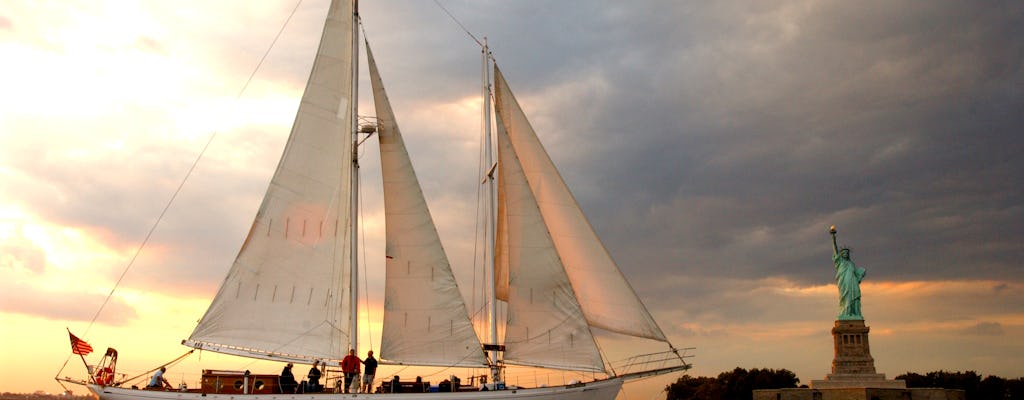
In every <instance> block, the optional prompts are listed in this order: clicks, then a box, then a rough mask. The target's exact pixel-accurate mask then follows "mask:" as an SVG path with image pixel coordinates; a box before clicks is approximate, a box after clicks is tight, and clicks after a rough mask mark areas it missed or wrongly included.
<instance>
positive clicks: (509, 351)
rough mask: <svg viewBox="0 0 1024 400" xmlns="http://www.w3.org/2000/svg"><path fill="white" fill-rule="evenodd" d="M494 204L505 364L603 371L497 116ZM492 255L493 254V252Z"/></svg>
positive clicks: (538, 211)
mask: <svg viewBox="0 0 1024 400" xmlns="http://www.w3.org/2000/svg"><path fill="white" fill-rule="evenodd" d="M497 127H498V134H497V137H498V185H499V186H498V188H499V189H498V193H499V196H498V204H499V207H498V208H499V217H498V218H499V221H503V223H502V224H500V225H499V228H500V229H501V230H500V232H501V234H500V235H499V236H498V238H499V240H501V243H500V244H499V245H498V246H496V247H498V248H500V249H502V253H501V256H500V258H501V260H500V261H499V262H501V263H507V265H506V266H505V267H504V268H503V269H505V270H506V271H508V296H507V301H508V325H507V326H506V328H505V362H506V363H509V364H517V365H528V366H537V367H548V368H559V369H568V370H574V371H599V372H604V371H605V368H604V362H603V361H602V359H601V354H600V352H599V351H598V349H597V344H596V343H595V342H594V337H593V335H592V334H591V332H590V327H589V326H588V325H587V321H586V319H585V318H584V317H583V311H582V310H580V305H579V303H577V301H576V295H575V294H574V293H573V288H572V284H570V283H569V277H568V276H566V274H565V269H564V267H563V266H562V261H561V259H560V258H559V256H558V252H557V251H555V245H554V243H553V242H552V240H551V235H550V234H548V230H547V227H546V226H545V225H544V219H543V217H542V216H541V214H540V209H539V208H537V201H536V199H535V198H534V196H533V192H531V191H530V186H529V184H528V183H527V182H526V177H525V176H524V175H523V169H522V167H521V166H520V165H519V160H518V158H517V156H516V154H515V152H514V151H513V149H512V143H511V142H510V141H509V138H508V135H507V134H506V133H505V129H504V127H503V124H502V123H501V115H500V114H499V115H498V125H497ZM496 254H497V253H496Z"/></svg>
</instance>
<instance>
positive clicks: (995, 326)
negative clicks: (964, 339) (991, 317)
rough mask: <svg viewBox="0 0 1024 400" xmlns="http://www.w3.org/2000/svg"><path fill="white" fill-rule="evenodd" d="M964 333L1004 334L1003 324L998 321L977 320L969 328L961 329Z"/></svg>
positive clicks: (982, 334)
mask: <svg viewBox="0 0 1024 400" xmlns="http://www.w3.org/2000/svg"><path fill="white" fill-rule="evenodd" d="M962 332H963V333H964V334H965V335H981V336H1002V335H1003V334H1005V332H1004V331H1003V324H1000V323H998V322H979V323H978V324H977V325H974V326H972V327H970V328H967V329H964V330H963V331H962Z"/></svg>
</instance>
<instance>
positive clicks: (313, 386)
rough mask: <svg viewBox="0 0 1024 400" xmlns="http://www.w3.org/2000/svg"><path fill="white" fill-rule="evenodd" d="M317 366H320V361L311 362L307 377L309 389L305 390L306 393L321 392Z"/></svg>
mask: <svg viewBox="0 0 1024 400" xmlns="http://www.w3.org/2000/svg"><path fill="white" fill-rule="evenodd" d="M318 365H320V360H316V361H313V368H310V369H309V375H308V376H307V377H308V378H309V383H308V385H309V388H308V389H307V390H306V391H307V392H319V391H321V390H322V389H321V388H320V375H321V373H320V368H317V366H318Z"/></svg>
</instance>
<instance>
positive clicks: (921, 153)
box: [0, 0, 1024, 399]
mask: <svg viewBox="0 0 1024 400" xmlns="http://www.w3.org/2000/svg"><path fill="white" fill-rule="evenodd" d="M327 3H328V1H327V0H304V1H302V2H301V3H297V2H296V1H293V0H282V1H245V0H224V1H129V0H125V1H96V0H89V1H72V0H60V1H56V0H54V1H43V0H9V1H2V2H0V55H2V60H3V61H2V62H0V343H2V345H0V392H32V391H35V390H45V391H48V392H59V391H60V390H61V387H60V386H59V385H58V384H57V383H56V382H55V381H54V380H53V377H54V376H55V375H57V374H58V371H60V372H59V373H60V375H61V376H64V375H67V376H72V377H78V378H81V377H84V373H83V367H82V365H81V360H79V359H77V357H76V358H71V359H70V360H69V357H68V356H69V355H70V346H69V343H68V337H67V330H66V328H68V329H70V330H71V331H72V332H74V333H75V334H76V335H78V336H79V337H82V338H83V339H85V340H87V341H89V342H90V343H91V344H92V345H93V347H94V348H96V350H97V351H96V353H94V354H92V355H90V356H88V357H87V360H88V361H89V362H90V363H95V362H97V361H98V360H99V358H100V357H101V356H102V352H103V350H104V349H105V348H106V347H108V346H109V347H115V348H117V349H118V350H119V352H120V354H121V356H120V357H121V366H120V368H121V370H122V372H125V373H128V374H133V373H142V372H144V371H146V370H148V369H149V368H152V367H153V366H156V365H159V364H161V363H163V362H166V361H169V360H170V359H173V358H174V357H177V356H178V355H180V354H182V353H184V352H185V351H187V348H185V347H183V346H181V345H180V344H179V343H180V341H181V340H182V339H185V338H187V337H188V336H189V334H190V333H191V331H192V329H193V328H194V326H195V323H196V321H197V320H198V319H199V318H200V317H201V316H202V314H203V312H204V311H205V309H206V306H207V305H208V304H209V301H210V299H211V298H212V297H213V295H214V294H215V293H216V291H217V288H218V285H219V284H220V282H221V280H222V279H223V278H224V276H225V274H226V273H227V270H228V268H229V266H230V264H231V261H232V260H233V257H234V256H235V254H237V251H238V248H239V246H240V245H241V243H242V240H243V239H244V237H245V234H246V232H247V230H248V228H249V225H250V224H251V223H252V218H253V216H254V215H255V212H256V209H257V207H258V206H259V202H260V198H261V196H262V194H263V192H264V191H265V190H266V185H267V182H268V181H269V179H270V175H271V174H272V172H273V170H274V167H275V164H276V161H277V159H278V157H279V156H280V154H281V151H282V146H283V143H284V140H285V138H286V136H287V134H288V132H289V129H290V124H291V121H292V119H293V118H294V112H295V109H296V108H297V105H298V97H299V96H300V94H301V90H302V87H303V86H304V84H305V79H306V77H307V76H308V73H309V68H310V65H311V63H312V55H313V53H314V51H315V48H316V40H317V39H318V37H319V33H320V29H321V26H322V23H323V16H324V12H325V10H326V6H327ZM440 3H441V4H443V5H444V6H445V7H446V8H447V9H448V10H449V11H450V12H451V13H452V14H454V15H455V16H456V17H457V18H459V19H460V20H461V21H462V23H463V24H464V26H465V28H466V29H468V30H470V31H471V32H473V33H474V34H475V35H477V36H479V37H483V36H486V37H487V38H488V42H489V43H490V44H491V46H492V50H493V52H494V54H495V58H496V59H497V62H498V63H499V65H501V68H502V72H503V73H504V74H505V77H506V78H507V80H508V81H509V84H510V85H511V86H512V88H513V90H514V91H515V93H516V95H517V96H518V97H519V101H520V103H522V105H523V107H524V108H525V109H526V112H527V114H528V115H529V116H530V117H531V121H532V123H533V125H534V127H535V128H536V130H537V132H538V135H539V136H540V139H541V141H543V142H544V144H545V145H546V146H547V149H548V152H549V153H550V155H551V157H552V159H553V160H554V161H555V163H556V164H557V165H558V166H559V168H560V169H561V172H562V174H563V176H564V177H565V179H566V181H567V183H568V184H569V186H570V187H571V188H572V189H573V191H574V194H575V196H576V198H577V199H578V200H579V202H580V204H581V205H582V208H583V210H584V212H586V214H587V215H588V216H589V217H590V220H591V223H592V224H593V225H594V228H595V229H596V230H597V232H598V234H599V235H600V236H601V237H602V238H603V240H604V242H605V245H606V247H607V248H608V250H609V252H610V253H611V254H612V256H613V257H614V258H615V259H616V261H617V262H618V264H619V266H620V268H621V269H622V271H623V274H624V275H625V276H626V277H627V278H628V279H629V280H630V282H631V283H632V284H633V286H634V288H635V289H636V291H637V293H638V294H639V295H640V297H641V298H642V299H643V300H644V302H645V303H646V304H647V306H648V307H649V309H650V311H651V313H652V314H653V315H654V317H655V318H656V319H657V320H658V321H659V322H660V323H661V326H662V328H663V329H664V330H665V332H666V334H667V335H668V336H669V337H670V339H671V340H672V342H673V344H675V345H676V346H678V347H694V348H695V349H694V350H691V351H690V354H692V355H694V357H693V358H692V359H690V361H692V363H693V364H694V369H693V370H692V371H691V374H692V375H706V376H707V375H717V374H718V373H720V372H722V371H726V370H731V369H732V368H734V367H737V366H738V367H744V368H748V369H749V368H755V367H756V368H764V367H767V368H786V369H789V370H792V371H794V372H795V373H796V374H797V375H798V377H799V378H800V380H801V382H802V383H809V382H810V381H811V380H813V379H823V378H824V376H825V375H826V374H827V373H829V372H830V370H829V368H830V363H831V360H832V344H831V341H832V338H831V336H830V333H829V330H830V329H831V327H832V324H833V321H834V319H835V315H836V303H837V297H838V295H837V291H836V287H835V284H834V280H833V279H834V268H833V266H832V263H831V241H830V238H829V235H828V227H829V225H833V224H834V225H836V226H837V228H838V230H839V239H840V242H841V243H843V244H846V245H849V246H850V247H851V248H852V258H853V260H854V261H855V262H856V263H857V265H859V266H862V267H864V268H866V269H867V277H866V278H865V281H864V282H863V285H862V290H863V293H864V300H863V313H864V317H865V319H866V323H867V324H868V325H869V326H870V327H871V336H870V339H871V347H872V354H873V356H874V358H875V364H876V367H877V369H878V371H879V372H881V373H885V374H887V375H888V376H889V377H894V376H896V375H898V374H901V373H904V372H907V371H914V372H921V373H923V372H929V371H934V370H939V369H945V370H974V371H977V372H978V373H980V374H983V375H988V374H994V375H1000V376H1003V377H1021V376H1024V362H1021V360H1024V341H1022V340H1020V338H1022V337H1024V261H1022V260H1024V190H1022V189H1021V183H1022V182H1024V160H1022V157H1021V154H1024V39H1022V38H1024V3H1022V2H1020V1H1004V2H1000V1H994V2H985V3H984V6H983V7H982V6H979V4H980V3H974V2H958V1H941V0H940V1H929V2H903V1H865V2H848V1H838V0H836V1H813V0H810V1H778V2H745V1H736V2H734V1H719V2H672V1H640V2H615V1H592V2H582V1H540V0H524V1H468V0H466V1H451V0H442V1H441V2H440ZM297 4H298V6H297V8H296V5H297ZM360 7H361V9H360V11H361V15H362V18H363V22H364V24H365V31H366V35H367V36H368V37H369V40H370V41H371V44H372V45H373V48H374V55H375V57H376V59H377V62H378V64H379V67H380V70H381V75H382V77H383V80H384V83H385V85H386V86H387V89H388V92H389V96H390V98H391V101H392V103H393V107H394V109H395V112H396V114H397V118H398V121H399V124H400V126H401V127H402V131H403V134H404V135H405V139H406V142H407V145H408V147H409V149H410V154H411V157H412V160H413V164H414V166H415V167H416V169H417V174H418V176H419V177H420V179H421V181H422V185H423V189H424V193H425V195H426V197H427V201H428V203H429V205H430V207H431V211H432V212H433V213H434V219H435V221H436V222H437V224H438V229H439V232H440V235H441V238H442V241H443V242H444V245H445V248H446V250H447V252H448V254H449V257H450V259H451V260H452V264H453V267H454V269H456V270H457V271H458V272H457V273H458V278H459V279H460V284H462V285H463V291H464V294H466V295H467V302H470V303H472V299H471V296H470V295H469V294H470V292H471V291H473V289H472V288H471V283H472V280H473V277H474V275H473V272H472V271H471V266H472V265H473V249H474V245H475V243H474V217H475V213H476V201H477V197H476V193H477V187H476V183H477V182H476V179H477V170H476V168H477V146H478V137H479V126H480V120H479V107H480V89H479V82H480V77H479V71H480V60H479V56H480V54H479V48H478V47H477V45H476V44H475V43H474V42H473V41H472V40H471V39H470V38H469V37H468V36H467V35H466V33H465V32H464V31H463V30H462V28H461V27H460V26H458V25H457V24H455V23H454V22H452V20H451V19H450V18H449V17H448V15H446V14H445V12H444V11H443V10H442V9H441V8H439V7H438V5H437V4H436V3H435V2H432V1H425V0H424V1H396V0H381V1H363V2H361V4H360ZM293 9H296V12H295V15H294V16H293V17H291V20H290V22H288V24H287V26H285V28H284V30H283V31H281V36H280V38H279V39H277V42H276V44H275V45H274V47H273V49H272V50H271V51H270V53H269V55H268V57H267V59H266V60H265V61H264V62H263V64H262V66H261V67H260V68H259V69H258V70H257V72H256V74H255V76H254V79H253V82H252V83H251V84H250V85H249V86H248V87H247V88H246V89H245V90H244V91H242V88H243V86H244V85H245V82H246V81H247V79H248V77H249V76H250V74H251V73H252V72H253V70H254V69H256V66H257V65H258V64H259V63H260V59H261V57H262V55H263V54H264V52H265V51H266V50H267V49H268V48H269V47H270V45H271V42H273V41H274V38H275V36H276V35H277V34H278V31H279V30H281V27H282V26H284V25H285V21H286V20H288V18H289V14H291V12H292V10H293ZM360 57H361V58H365V56H364V55H361V56H360ZM362 69H363V72H362V74H361V80H362V82H361V83H360V88H361V90H362V94H361V96H360V97H361V98H360V104H361V107H360V109H361V111H360V113H361V114H365V115H372V113H373V111H372V105H371V104H372V103H371V99H370V94H369V83H368V80H367V74H366V72H365V71H366V66H365V65H363V66H362ZM239 93H241V94H239ZM214 132H216V135H215V136H212V137H213V141H212V142H211V144H210V147H209V149H208V150H207V151H206V153H205V155H204V157H203V158H202V159H201V160H200V161H199V163H198V164H197V166H196V169H195V171H194V173H193V174H192V175H191V177H190V178H189V179H188V181H187V182H186V183H185V185H184V186H183V187H182V189H181V192H180V194H178V196H177V198H176V200H175V201H174V202H173V203H172V205H171V207H170V208H169V209H168V210H167V212H166V214H165V215H164V216H163V218H162V220H161V223H160V225H159V226H158V227H157V228H156V230H155V231H154V232H153V234H152V236H151V237H150V239H149V242H148V244H147V245H146V247H145V248H144V249H143V250H142V251H141V253H140V254H139V255H138V257H137V259H135V261H134V263H133V264H132V267H131V268H130V269H126V268H127V266H128V265H129V262H130V261H131V260H132V259H133V257H134V255H135V253H136V250H137V249H138V248H139V246H140V243H141V242H142V241H143V240H144V239H145V238H146V237H147V233H148V232H149V229H150V227H152V226H153V224H154V222H155V221H156V220H157V219H158V217H159V216H160V215H161V212H162V211H163V209H164V206H165V205H166V204H167V202H168V200H169V199H170V198H171V196H172V194H174V193H175V190H176V189H177V187H178V185H179V184H180V183H181V182H182V179H183V178H184V176H185V175H186V172H187V171H188V170H189V168H190V166H191V165H192V163H193V161H194V160H195V159H196V157H197V156H198V154H199V153H200V152H201V151H202V149H203V147H204V146H205V145H206V143H207V141H209V140H210V139H211V135H214ZM367 143H368V144H366V145H364V147H363V148H362V149H361V151H362V152H363V153H364V154H365V155H364V156H363V159H362V166H363V168H362V179H363V188H364V190H365V191H364V194H363V200H362V201H363V203H364V208H363V210H362V216H363V219H364V221H365V227H364V235H365V236H364V238H365V250H364V251H365V254H362V255H364V256H365V257H364V259H365V260H366V265H365V267H366V271H365V275H366V277H367V281H368V290H367V293H368V294H367V297H368V298H369V303H370V304H369V306H368V307H367V308H366V309H365V310H366V311H364V313H367V312H368V314H369V315H368V316H367V315H363V316H361V318H363V319H364V320H366V318H369V319H370V320H371V321H377V320H379V319H380V312H379V310H380V308H381V304H382V301H383V299H382V296H381V293H382V292H383V283H382V282H381V280H382V277H383V271H382V268H383V259H384V257H383V244H382V237H383V221H382V214H383V211H382V208H381V194H380V184H379V182H380V177H379V164H378V163H379V161H378V158H377V156H376V154H375V152H376V151H377V147H376V144H375V143H374V142H373V141H370V142H367ZM119 280H120V285H119V287H118V288H117V290H116V291H114V293H113V296H112V297H110V299H109V302H105V301H106V299H107V296H108V294H110V293H111V290H112V289H113V288H114V285H115V284H116V283H117V282H118V281H119ZM101 306H102V311H101V312H99V314H97V311H98V310H100V309H101ZM367 326H368V327H369V328H370V329H369V330H368V331H367V332H361V336H362V339H361V341H362V343H363V348H362V349H361V350H360V353H361V354H364V353H365V351H366V350H368V349H370V348H374V349H376V348H379V339H380V338H379V336H380V329H379V325H377V323H376V322H371V323H370V324H367ZM599 336H602V337H607V339H609V340H610V342H609V343H610V344H609V345H606V347H605V350H606V351H608V352H610V353H613V354H619V353H624V352H627V350H631V349H633V348H632V347H630V346H633V345H632V344H625V343H627V342H624V341H620V340H619V339H618V338H614V337H610V336H609V335H606V334H600V335H599ZM644 346H647V344H645V345H644ZM655 347H656V346H655ZM66 360H68V361H67V364H66V366H65V361H66ZM201 368H221V369H253V370H254V371H257V372H260V373H277V372H278V371H279V370H280V365H278V364H272V363H252V362H251V361H249V360H239V359H228V358H223V357H219V356H217V355H214V354H212V353H203V354H202V355H201V356H198V355H194V356H192V357H191V358H190V359H189V361H186V362H185V363H183V364H180V365H178V366H175V367H173V368H172V369H170V370H169V371H168V376H169V377H171V381H172V382H174V383H177V382H179V381H182V380H185V381H187V382H189V383H190V384H192V383H194V382H196V381H197V380H198V373H199V370H200V369H201ZM297 368H299V367H297ZM389 368H390V369H389ZM299 369H300V370H302V371H300V372H304V370H305V369H304V368H299ZM396 371H398V369H396V368H393V367H384V368H383V369H382V370H381V371H380V372H379V373H378V377H381V376H389V374H394V373H396ZM417 373H419V372H417ZM424 373H429V372H424ZM403 376H406V375H405V374H403ZM678 376H679V375H678V374H677V375H672V376H669V377H664V378H658V379H650V380H645V381H641V382H637V383H633V384H629V385H627V386H626V387H625V391H624V393H623V394H622V395H620V398H635V399H648V398H652V396H656V395H657V394H656V393H657V391H658V390H660V389H661V388H662V387H664V385H665V384H667V383H669V382H671V381H672V380H674V379H676V378H678ZM436 380H440V379H436ZM69 388H71V389H73V390H75V391H76V393H84V391H85V390H84V388H81V387H75V386H69Z"/></svg>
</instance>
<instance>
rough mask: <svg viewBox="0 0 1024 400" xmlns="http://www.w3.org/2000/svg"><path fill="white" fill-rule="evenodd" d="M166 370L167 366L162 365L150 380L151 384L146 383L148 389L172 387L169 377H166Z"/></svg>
mask: <svg viewBox="0 0 1024 400" xmlns="http://www.w3.org/2000/svg"><path fill="white" fill-rule="evenodd" d="M164 372H167V367H160V370H159V371H156V373H154V374H153V378H152V379H150V380H149V384H148V385H146V388H148V389H159V388H167V389H170V388H171V383H170V382H167V378H164Z"/></svg>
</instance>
